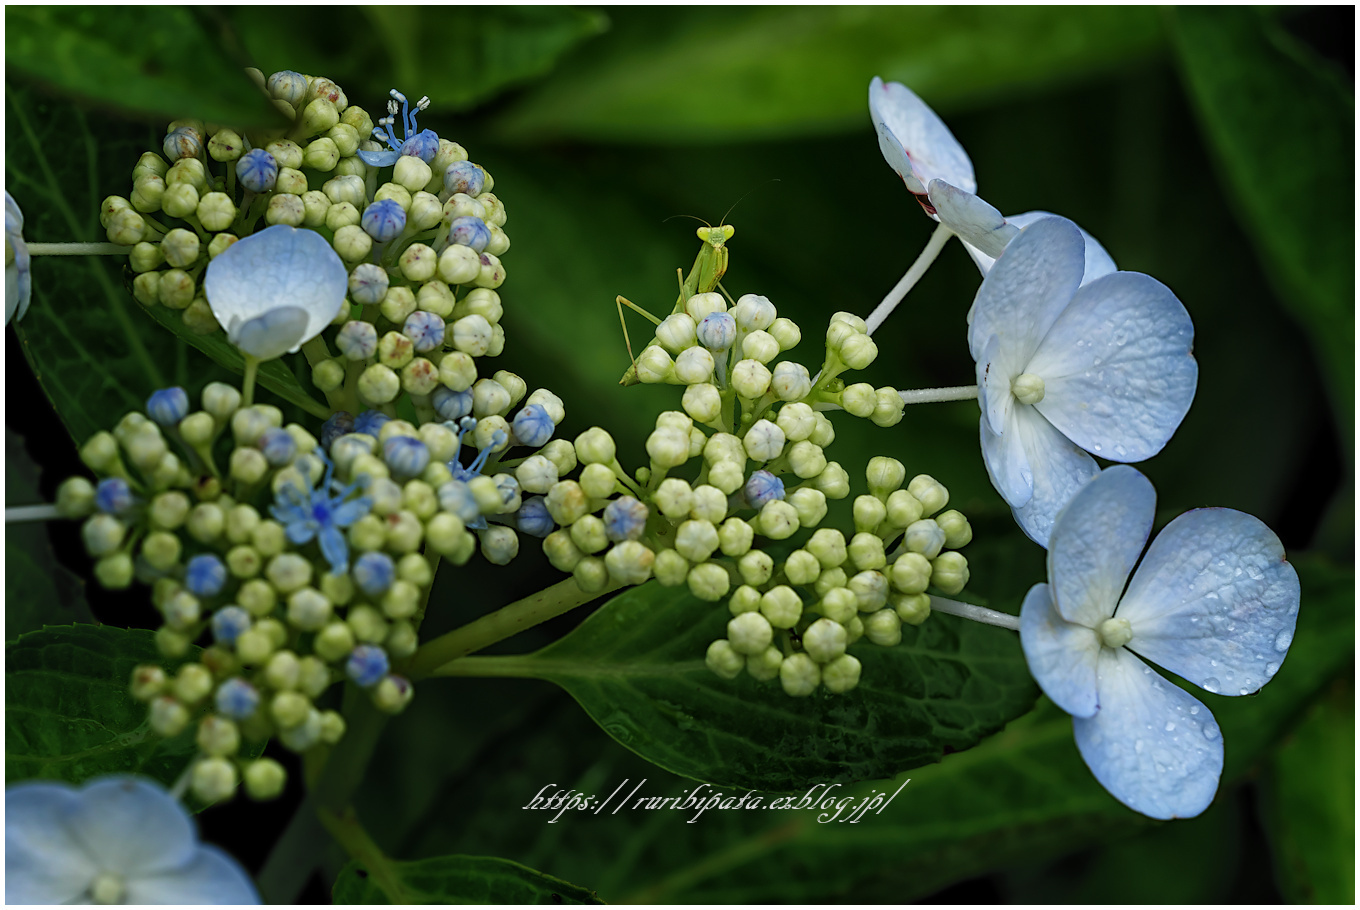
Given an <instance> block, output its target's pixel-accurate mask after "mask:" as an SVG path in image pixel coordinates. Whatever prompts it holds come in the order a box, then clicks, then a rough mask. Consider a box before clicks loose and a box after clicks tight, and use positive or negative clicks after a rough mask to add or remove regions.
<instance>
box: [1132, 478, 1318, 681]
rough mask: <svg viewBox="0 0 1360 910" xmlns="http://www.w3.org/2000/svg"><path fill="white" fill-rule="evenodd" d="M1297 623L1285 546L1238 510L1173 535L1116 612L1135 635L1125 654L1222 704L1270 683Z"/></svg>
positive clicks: (1208, 513) (1293, 575) (1174, 528)
mask: <svg viewBox="0 0 1360 910" xmlns="http://www.w3.org/2000/svg"><path fill="white" fill-rule="evenodd" d="M1112 470H1113V469H1112ZM1298 615H1299V576H1298V573H1297V572H1295V571H1294V567H1293V566H1291V565H1290V564H1289V563H1287V562H1285V554H1284V547H1283V546H1281V544H1280V539H1279V538H1278V537H1276V536H1275V534H1274V533H1273V532H1272V531H1271V530H1270V528H1268V527H1266V526H1265V525H1264V524H1262V523H1261V522H1260V521H1259V520H1257V519H1256V518H1253V517H1252V516H1250V515H1247V514H1245V513H1243V512H1237V511H1234V510H1232V509H1196V510H1194V511H1193V512H1186V513H1185V514H1184V515H1182V516H1180V517H1179V518H1177V519H1176V520H1175V521H1173V522H1171V524H1169V525H1167V526H1166V528H1164V529H1163V530H1162V533H1161V534H1159V535H1158V536H1157V539H1156V540H1154V541H1153V542H1152V546H1151V547H1150V548H1149V549H1148V552H1147V556H1145V557H1144V558H1143V563H1142V565H1140V566H1139V567H1138V572H1137V574H1135V575H1134V576H1133V581H1132V582H1130V584H1129V590H1128V592H1127V593H1126V594H1125V595H1124V600H1123V601H1122V602H1121V603H1120V605H1119V611H1118V616H1119V617H1120V618H1122V619H1127V620H1128V621H1129V623H1130V624H1131V625H1132V627H1133V639H1132V640H1131V641H1130V642H1129V644H1128V647H1129V648H1131V649H1133V650H1135V651H1137V652H1138V653H1139V654H1141V655H1143V656H1144V657H1146V658H1147V659H1148V660H1151V661H1153V662H1154V663H1157V664H1160V665H1161V666H1163V667H1165V668H1166V669H1168V670H1170V671H1171V672H1173V673H1177V674H1179V675H1181V676H1183V677H1185V678H1186V679H1188V680H1189V681H1190V682H1192V683H1194V684H1195V685H1198V686H1200V687H1202V688H1204V689H1206V690H1208V691H1210V692H1217V693H1219V694H1221V695H1247V694H1250V693H1252V692H1255V691H1256V690H1257V689H1260V688H1261V686H1263V685H1265V684H1266V683H1267V682H1269V680H1270V678H1271V677H1272V676H1274V675H1275V673H1276V671H1278V670H1279V669H1280V664H1281V663H1283V662H1284V658H1285V655H1286V654H1287V653H1288V651H1289V645H1290V642H1292V641H1293V640H1294V623H1295V622H1296V621H1297V619H1298Z"/></svg>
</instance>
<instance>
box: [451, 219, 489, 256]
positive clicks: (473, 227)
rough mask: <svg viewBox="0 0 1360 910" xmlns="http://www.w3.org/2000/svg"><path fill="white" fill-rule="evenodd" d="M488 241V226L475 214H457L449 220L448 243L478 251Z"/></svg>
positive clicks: (480, 250) (482, 248)
mask: <svg viewBox="0 0 1360 910" xmlns="http://www.w3.org/2000/svg"><path fill="white" fill-rule="evenodd" d="M490 242H491V230H490V228H488V227H487V226H486V222H485V221H483V220H482V219H480V218H478V217H477V216H476V215H459V216H458V217H457V218H455V219H453V220H452V221H450V222H449V243H458V244H461V245H463V246H467V247H472V249H474V250H476V251H477V252H479V253H480V252H482V251H483V250H485V249H486V245H487V244H488V243H490Z"/></svg>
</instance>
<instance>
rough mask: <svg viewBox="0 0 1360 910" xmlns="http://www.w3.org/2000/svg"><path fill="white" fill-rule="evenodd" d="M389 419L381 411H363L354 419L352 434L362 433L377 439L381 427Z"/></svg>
mask: <svg viewBox="0 0 1360 910" xmlns="http://www.w3.org/2000/svg"><path fill="white" fill-rule="evenodd" d="M391 419H392V418H391V417H388V416H387V415H386V414H384V413H383V412H382V411H364V412H363V413H362V414H360V415H359V416H358V417H356V418H354V430H353V432H355V433H364V434H366V435H368V436H372V437H373V438H374V439H377V438H378V434H379V433H381V432H382V428H383V426H384V425H385V424H386V423H387V422H388V421H389V420H391Z"/></svg>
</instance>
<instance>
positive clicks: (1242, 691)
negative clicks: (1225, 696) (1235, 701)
mask: <svg viewBox="0 0 1360 910" xmlns="http://www.w3.org/2000/svg"><path fill="white" fill-rule="evenodd" d="M1250 691H1251V690H1250V689H1238V690H1237V694H1238V695H1246V694H1247V693H1248V692H1250Z"/></svg>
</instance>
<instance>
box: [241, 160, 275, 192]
mask: <svg viewBox="0 0 1360 910" xmlns="http://www.w3.org/2000/svg"><path fill="white" fill-rule="evenodd" d="M278 178H279V163H278V162H277V161H275V160H274V156H273V155H271V154H269V153H268V152H266V151H265V150H264V149H251V150H250V151H248V152H246V153H245V154H244V155H242V156H241V157H240V158H237V159H236V179H237V180H239V181H241V186H243V187H245V188H246V189H248V190H250V191H251V192H252V193H267V192H269V191H270V190H272V189H273V188H274V181H275V180H277V179H278Z"/></svg>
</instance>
